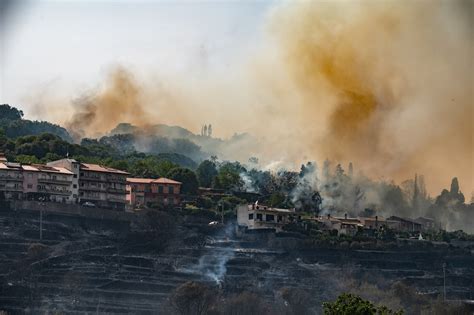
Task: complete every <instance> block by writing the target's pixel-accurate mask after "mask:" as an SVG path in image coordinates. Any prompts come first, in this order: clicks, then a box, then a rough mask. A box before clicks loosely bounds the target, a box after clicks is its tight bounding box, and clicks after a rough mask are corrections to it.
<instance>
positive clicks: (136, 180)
mask: <svg viewBox="0 0 474 315" xmlns="http://www.w3.org/2000/svg"><path fill="white" fill-rule="evenodd" d="M127 182H129V183H133V184H175V185H181V184H182V183H181V182H178V181H175V180H172V179H169V178H164V177H160V178H158V179H154V178H133V177H130V178H127Z"/></svg>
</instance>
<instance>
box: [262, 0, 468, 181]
mask: <svg viewBox="0 0 474 315" xmlns="http://www.w3.org/2000/svg"><path fill="white" fill-rule="evenodd" d="M472 9H473V6H472V2H468V1H465V2H460V1H457V2H456V1H453V2H449V3H448V2H441V1H440V2H436V1H435V2H428V1H426V2H425V1H419V2H414V3H410V4H407V3H401V2H387V1H384V2H374V1H362V2H350V3H348V2H314V1H311V2H305V3H303V4H299V5H293V4H291V5H284V6H283V8H280V9H278V10H276V11H275V12H274V15H273V16H272V19H271V30H272V31H273V33H274V34H275V37H276V41H277V45H278V47H279V48H280V50H279V53H280V56H281V59H280V60H283V62H282V66H283V67H284V70H285V71H286V73H287V74H288V76H289V77H290V82H291V84H292V86H293V87H295V89H296V90H297V91H298V95H299V97H300V98H301V99H302V100H301V102H299V103H298V102H296V103H295V107H294V110H295V111H296V112H298V114H299V115H302V116H304V117H306V120H305V124H304V125H300V126H299V127H298V128H301V129H309V130H311V129H312V128H311V127H309V126H312V125H322V126H324V128H322V130H323V132H320V133H316V134H311V133H306V134H305V135H304V137H302V138H301V140H300V141H302V142H304V143H305V144H307V145H308V146H309V147H310V148H312V150H313V151H312V152H313V153H316V154H324V155H325V156H327V157H329V158H330V159H334V160H339V161H344V162H348V161H350V160H351V159H352V160H353V161H354V162H356V163H357V164H358V165H360V166H362V167H363V168H364V169H365V170H366V171H367V172H369V173H370V174H371V175H376V176H383V175H385V176H387V175H388V176H393V177H396V178H397V179H402V178H407V177H411V176H412V174H413V173H414V172H415V170H417V169H418V170H421V171H422V172H424V173H427V174H428V173H430V171H432V170H436V173H437V174H436V175H434V176H431V177H430V182H433V181H437V182H436V183H435V185H436V186H439V185H440V184H441V182H440V181H444V182H447V181H448V180H447V179H446V176H452V175H453V174H461V176H462V177H463V182H464V183H465V184H466V185H468V186H469V187H470V188H472V187H473V185H472V172H473V168H472V167H473V165H472V157H473V156H472V154H473V142H472V139H473V138H472V135H473V129H472V118H473V115H472V114H473V112H472V109H473V95H472V87H473V75H472V73H473V68H472V56H473V50H472V47H473V46H472V44H473V38H474V36H473V35H474V34H473V28H472V23H473V18H472V12H473V10H472ZM318 131H321V129H318ZM448 174H451V175H448Z"/></svg>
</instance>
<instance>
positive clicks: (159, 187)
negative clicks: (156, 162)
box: [158, 185, 163, 194]
mask: <svg viewBox="0 0 474 315" xmlns="http://www.w3.org/2000/svg"><path fill="white" fill-rule="evenodd" d="M158 193H159V194H162V193H163V186H162V185H159V186H158Z"/></svg>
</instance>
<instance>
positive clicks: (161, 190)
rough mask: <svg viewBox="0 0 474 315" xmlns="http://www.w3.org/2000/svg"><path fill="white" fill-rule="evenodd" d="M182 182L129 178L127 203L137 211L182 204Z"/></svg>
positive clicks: (167, 179) (165, 179)
mask: <svg viewBox="0 0 474 315" xmlns="http://www.w3.org/2000/svg"><path fill="white" fill-rule="evenodd" d="M181 184H182V183H181V182H178V181H175V180H172V179H169V178H164V177H161V178H157V179H154V178H127V202H128V203H129V204H130V205H131V206H132V207H133V208H134V209H135V208H141V207H147V206H151V205H164V206H167V205H175V206H176V205H178V204H180V203H181V197H180V193H181Z"/></svg>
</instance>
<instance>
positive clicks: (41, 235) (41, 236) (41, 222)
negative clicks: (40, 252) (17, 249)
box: [40, 206, 43, 241]
mask: <svg viewBox="0 0 474 315" xmlns="http://www.w3.org/2000/svg"><path fill="white" fill-rule="evenodd" d="M42 240H43V206H41V208H40V241H42Z"/></svg>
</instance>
